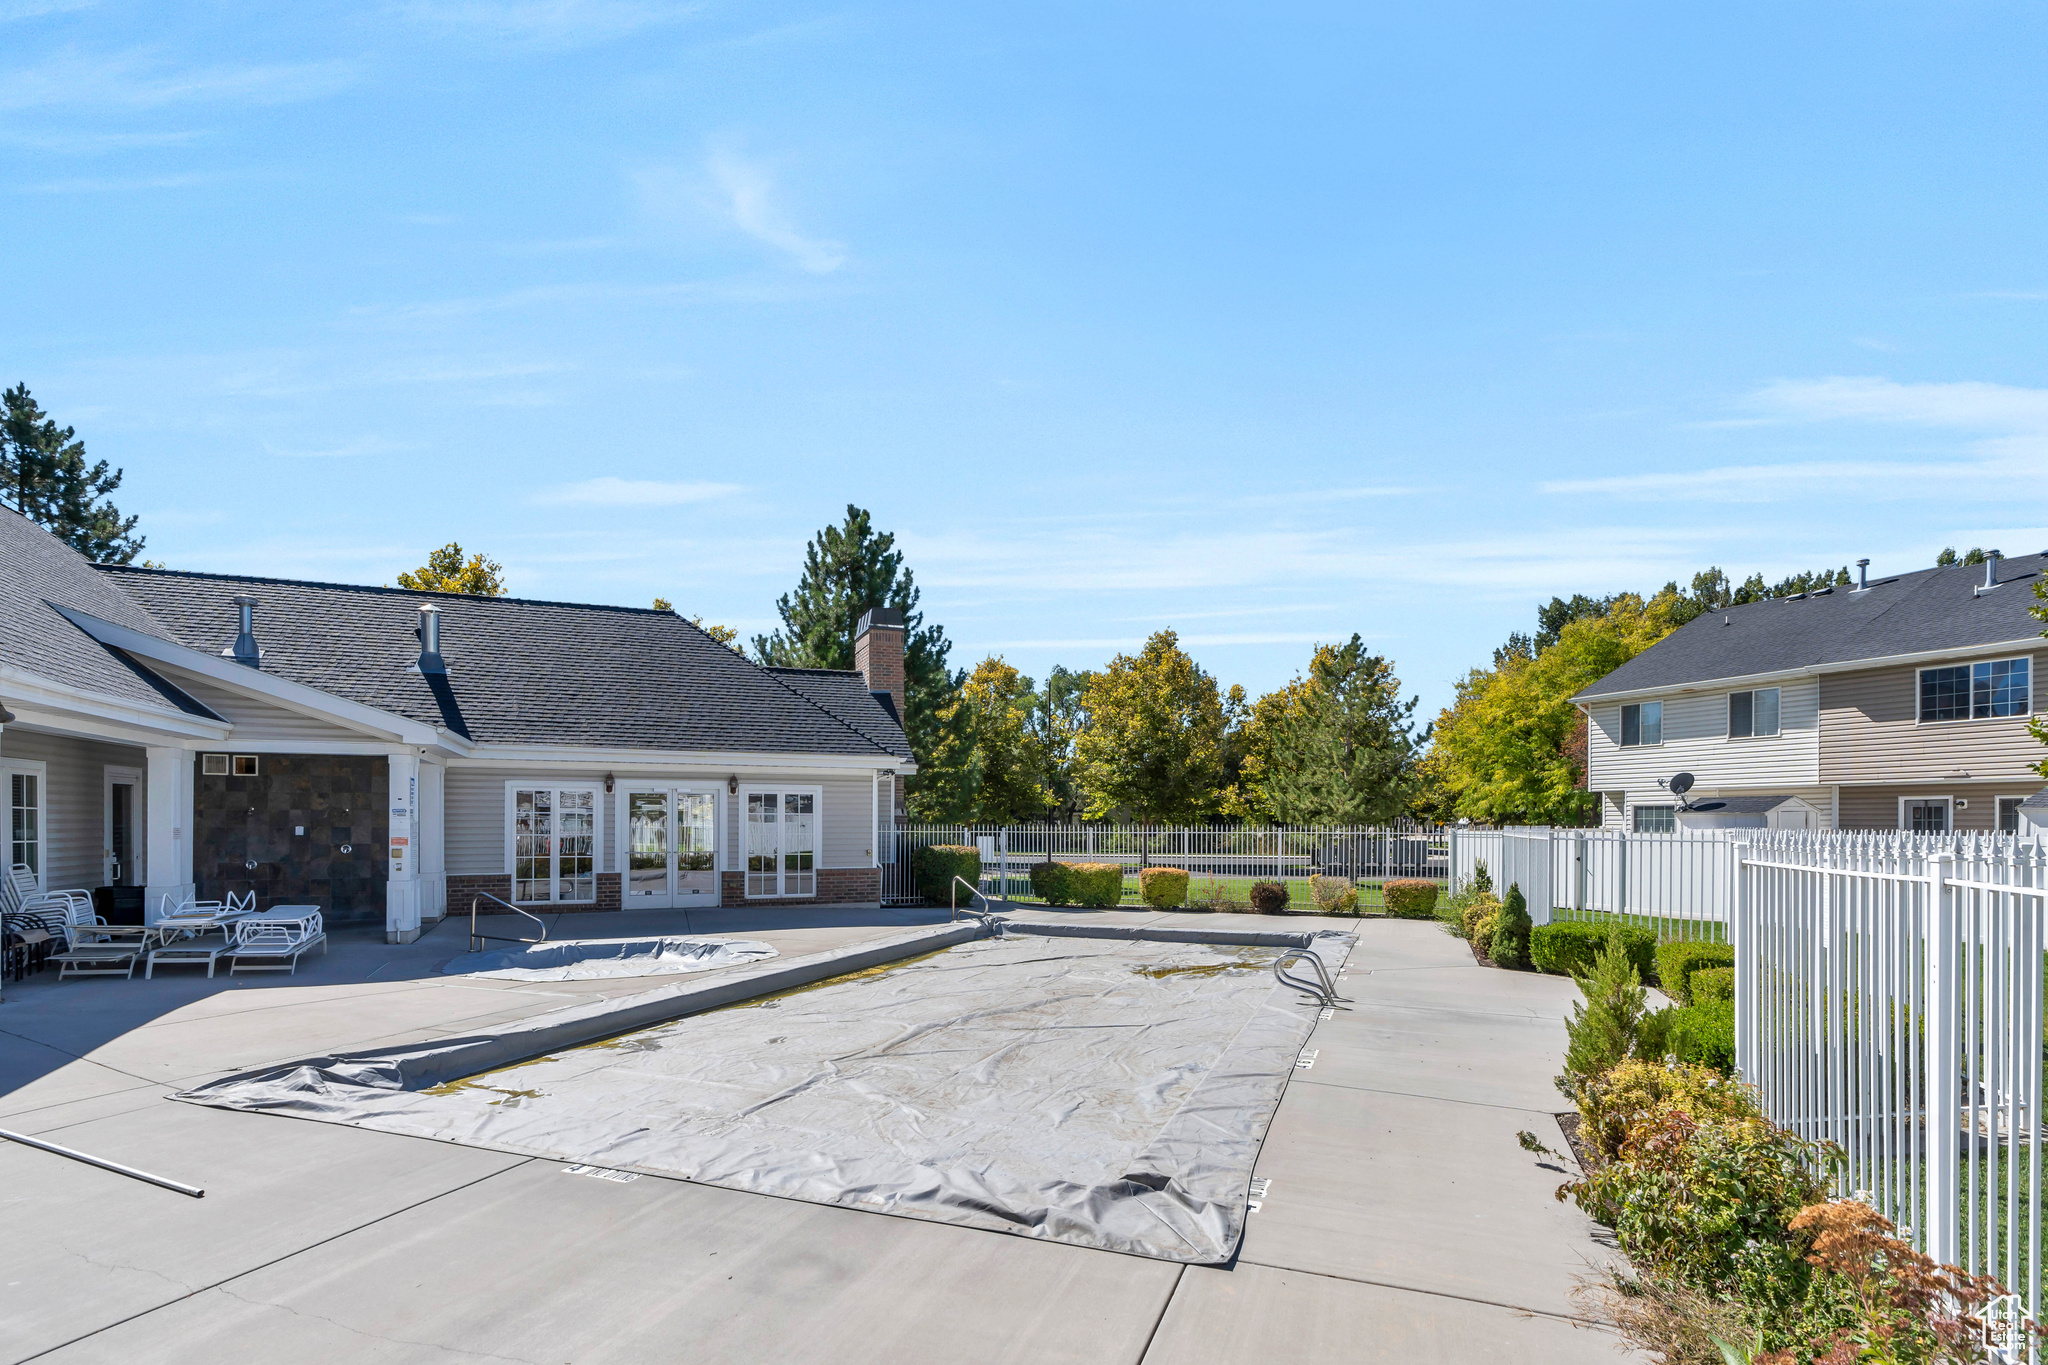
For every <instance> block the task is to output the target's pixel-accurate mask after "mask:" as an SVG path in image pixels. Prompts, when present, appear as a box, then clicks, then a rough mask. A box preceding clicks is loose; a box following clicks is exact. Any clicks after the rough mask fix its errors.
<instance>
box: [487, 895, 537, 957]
mask: <svg viewBox="0 0 2048 1365" xmlns="http://www.w3.org/2000/svg"><path fill="white" fill-rule="evenodd" d="M478 901H490V902H492V903H494V904H497V905H502V906H504V907H505V908H506V909H507V910H510V911H511V912H512V913H513V914H515V915H525V916H526V918H528V919H530V920H532V921H533V922H534V923H535V924H536V925H538V926H539V927H540V937H539V938H506V937H505V936H504V935H502V934H479V933H478V932H477V931H476V907H477V902H478ZM547 941H548V926H547V923H546V922H545V921H544V920H542V919H541V917H540V916H539V915H535V914H530V913H528V912H527V911H525V910H521V909H520V908H519V907H518V906H516V905H514V904H513V903H512V902H511V901H508V900H506V899H504V898H503V897H502V896H493V895H492V894H491V893H490V892H488V891H479V892H478V893H477V894H476V895H474V896H472V897H471V898H470V902H469V950H470V951H471V952H472V953H474V952H478V951H480V945H482V944H485V943H546V942H547Z"/></svg>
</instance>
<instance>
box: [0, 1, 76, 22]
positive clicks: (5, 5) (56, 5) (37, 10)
mask: <svg viewBox="0 0 2048 1365" xmlns="http://www.w3.org/2000/svg"><path fill="white" fill-rule="evenodd" d="M98 3H99V0H0V23H6V22H8V21H10V20H13V19H40V18H42V17H43V16H44V15H46V14H69V13H71V12H72V11H73V10H81V9H91V8H92V7H93V6H94V5H96V4H98Z"/></svg>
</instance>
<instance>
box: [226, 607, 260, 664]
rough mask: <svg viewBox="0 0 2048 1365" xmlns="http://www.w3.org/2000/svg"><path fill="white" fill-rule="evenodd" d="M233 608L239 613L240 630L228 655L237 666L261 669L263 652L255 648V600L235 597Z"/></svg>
mask: <svg viewBox="0 0 2048 1365" xmlns="http://www.w3.org/2000/svg"><path fill="white" fill-rule="evenodd" d="M235 606H236V608H237V609H238V611H239V612H240V625H241V630H240V631H239V632H238V633H237V634H236V636H235V647H234V648H233V649H231V650H229V651H228V653H229V654H231V655H233V656H234V660H235V662H236V663H238V664H247V665H249V667H251V668H260V667H262V660H263V651H262V650H260V649H258V648H256V599H255V598H253V597H237V598H235Z"/></svg>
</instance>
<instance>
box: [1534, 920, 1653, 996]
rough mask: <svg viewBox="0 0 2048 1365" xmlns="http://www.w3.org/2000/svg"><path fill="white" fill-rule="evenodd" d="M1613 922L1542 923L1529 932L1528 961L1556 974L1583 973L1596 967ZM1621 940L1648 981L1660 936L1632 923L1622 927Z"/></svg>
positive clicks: (1540, 969) (1572, 921)
mask: <svg viewBox="0 0 2048 1365" xmlns="http://www.w3.org/2000/svg"><path fill="white" fill-rule="evenodd" d="M1611 927H1613V926H1612V922H1611V921H1610V922H1605V923H1603V922H1599V921H1594V920H1562V921H1560V922H1558V923H1556V924H1539V925H1537V926H1536V927H1535V929H1533V930H1531V931H1530V934H1529V960H1530V962H1532V963H1534V964H1535V967H1536V970H1537V971H1539V972H1550V973H1553V974H1554V975H1557V976H1572V975H1575V974H1584V973H1587V972H1590V971H1592V970H1593V959H1594V958H1595V957H1597V956H1598V955H1599V954H1600V951H1601V950H1602V949H1604V948H1605V947H1606V946H1607V931H1608V929H1609V928H1611ZM1621 941H1622V944H1623V946H1624V947H1626V948H1627V950H1628V956H1629V961H1631V962H1633V963H1635V964H1636V975H1637V976H1639V977H1641V978H1642V979H1643V980H1645V981H1648V980H1650V979H1651V976H1652V974H1653V973H1655V971H1656V970H1657V935H1656V934H1655V933H1653V932H1652V931H1650V930H1648V929H1644V928H1641V927H1639V926H1637V925H1633V924H1624V925H1622V926H1621Z"/></svg>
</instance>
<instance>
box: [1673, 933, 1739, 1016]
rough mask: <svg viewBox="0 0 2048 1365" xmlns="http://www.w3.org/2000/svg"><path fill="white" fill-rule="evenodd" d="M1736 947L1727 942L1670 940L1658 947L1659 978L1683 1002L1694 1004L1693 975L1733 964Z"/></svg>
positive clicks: (1684, 1003) (1676, 998)
mask: <svg viewBox="0 0 2048 1365" xmlns="http://www.w3.org/2000/svg"><path fill="white" fill-rule="evenodd" d="M1734 965H1735V950H1734V949H1733V948H1731V947H1729V946H1728V945H1727V944H1725V943H1698V942H1693V943H1666V944H1664V945H1662V946H1661V947H1659V948H1658V949H1657V981H1658V983H1659V984H1660V985H1662V986H1663V987H1664V994H1666V995H1668V996H1670V997H1671V998H1672V999H1673V1000H1676V1001H1677V1002H1678V1003H1679V1004H1681V1005H1690V1004H1692V1003H1693V998H1692V985H1691V982H1690V980H1689V978H1690V977H1691V976H1692V974H1693V973H1694V972H1696V971H1698V970H1700V969H1701V968H1702V967H1733V966H1734Z"/></svg>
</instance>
